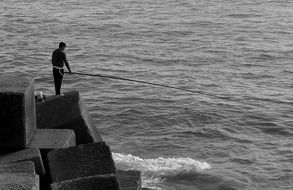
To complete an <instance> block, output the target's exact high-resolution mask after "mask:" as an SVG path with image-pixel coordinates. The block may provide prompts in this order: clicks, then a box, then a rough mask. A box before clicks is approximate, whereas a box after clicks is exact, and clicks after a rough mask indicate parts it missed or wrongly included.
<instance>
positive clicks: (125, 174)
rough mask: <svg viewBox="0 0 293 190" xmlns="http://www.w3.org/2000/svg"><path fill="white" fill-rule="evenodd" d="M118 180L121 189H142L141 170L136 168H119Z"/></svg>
mask: <svg viewBox="0 0 293 190" xmlns="http://www.w3.org/2000/svg"><path fill="white" fill-rule="evenodd" d="M117 177H118V182H119V184H120V187H121V190H141V172H140V171H135V170H128V171H123V170H118V172H117Z"/></svg>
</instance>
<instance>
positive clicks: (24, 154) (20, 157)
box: [0, 149, 45, 175]
mask: <svg viewBox="0 0 293 190" xmlns="http://www.w3.org/2000/svg"><path fill="white" fill-rule="evenodd" d="M22 161H32V162H34V165H35V170H36V172H37V174H39V175H44V174H45V169H44V165H43V160H42V157H41V153H40V150H39V149H24V150H20V151H17V152H11V153H6V154H1V155H0V164H7V163H16V162H22Z"/></svg>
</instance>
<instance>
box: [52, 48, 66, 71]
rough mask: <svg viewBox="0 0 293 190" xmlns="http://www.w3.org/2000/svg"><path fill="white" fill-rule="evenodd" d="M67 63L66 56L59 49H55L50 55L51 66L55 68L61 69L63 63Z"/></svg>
mask: <svg viewBox="0 0 293 190" xmlns="http://www.w3.org/2000/svg"><path fill="white" fill-rule="evenodd" d="M66 62H67V59H66V54H65V53H64V52H62V51H61V50H60V49H56V50H54V51H53V54H52V65H53V66H57V67H63V66H64V63H66Z"/></svg>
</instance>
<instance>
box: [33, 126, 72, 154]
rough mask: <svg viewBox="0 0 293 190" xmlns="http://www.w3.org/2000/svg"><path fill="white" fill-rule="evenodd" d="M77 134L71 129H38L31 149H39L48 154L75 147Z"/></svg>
mask: <svg viewBox="0 0 293 190" xmlns="http://www.w3.org/2000/svg"><path fill="white" fill-rule="evenodd" d="M75 145H76V142H75V133H74V131H73V130H70V129H37V130H36V131H35V133H34V135H33V138H32V140H31V142H30V143H29V145H28V147H29V148H39V149H40V150H41V151H44V152H48V151H50V150H54V149H57V148H68V147H71V146H75Z"/></svg>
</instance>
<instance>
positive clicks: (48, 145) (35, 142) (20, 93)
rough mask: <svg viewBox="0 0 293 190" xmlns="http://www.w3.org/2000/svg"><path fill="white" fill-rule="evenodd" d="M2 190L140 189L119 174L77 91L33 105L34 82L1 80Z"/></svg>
mask: <svg viewBox="0 0 293 190" xmlns="http://www.w3.org/2000/svg"><path fill="white" fill-rule="evenodd" d="M0 105H1V107H0V120H1V126H0V190H4V189H5V190H16V189H22V190H39V189H41V190H43V189H44V190H46V189H48V190H49V189H51V190H69V189H70V190H140V189H142V188H141V174H140V172H139V171H119V170H117V169H116V166H115V163H114V161H113V159H112V153H111V149H110V147H109V146H108V145H107V144H106V143H105V142H104V141H103V139H102V137H101V136H100V134H99V131H98V130H97V128H96V127H95V126H94V123H93V122H92V119H91V116H90V114H89V113H88V110H87V107H86V105H85V103H84V101H83V99H82V97H81V96H80V94H79V92H78V91H70V92H67V93H65V95H64V96H52V97H48V98H47V99H46V100H45V101H44V102H35V98H34V80H33V79H32V78H28V77H18V76H5V75H4V76H1V77H0Z"/></svg>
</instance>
